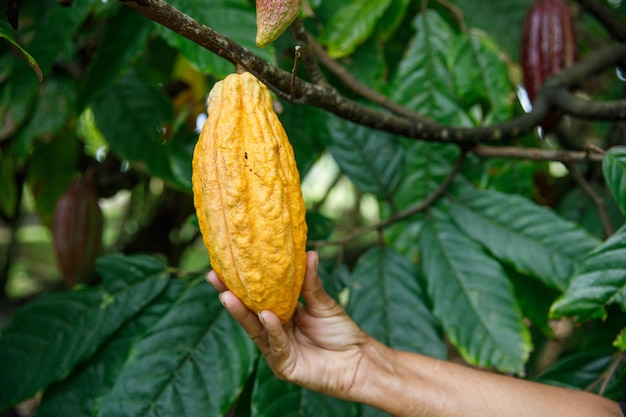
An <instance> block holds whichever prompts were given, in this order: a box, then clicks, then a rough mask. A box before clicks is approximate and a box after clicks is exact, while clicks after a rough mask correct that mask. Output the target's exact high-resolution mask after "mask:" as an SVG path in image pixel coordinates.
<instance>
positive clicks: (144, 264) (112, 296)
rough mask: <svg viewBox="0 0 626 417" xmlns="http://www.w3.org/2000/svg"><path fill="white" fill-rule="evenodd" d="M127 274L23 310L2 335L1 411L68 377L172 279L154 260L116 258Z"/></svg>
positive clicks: (107, 261) (102, 267)
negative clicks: (77, 365) (98, 285)
mask: <svg viewBox="0 0 626 417" xmlns="http://www.w3.org/2000/svg"><path fill="white" fill-rule="evenodd" d="M107 265H115V266H116V267H118V268H119V269H120V270H123V271H124V273H123V274H117V275H116V276H115V277H110V278H109V279H105V280H104V284H103V285H102V286H101V287H96V288H85V289H80V290H77V291H73V292H64V293H56V294H49V295H44V296H41V297H40V298H38V299H37V300H35V301H33V302H31V303H30V304H27V305H26V306H25V307H24V308H22V309H21V310H19V311H18V312H17V313H16V314H15V316H14V318H13V320H12V321H11V322H10V323H9V325H8V326H7V328H6V329H5V330H4V331H3V333H2V337H0V358H1V359H0V360H1V361H2V362H1V364H0V367H1V369H2V370H1V373H2V378H0V409H4V408H6V407H7V406H10V405H13V404H16V403H18V402H19V401H21V400H24V399H26V398H28V397H29V396H32V395H34V394H35V393H36V392H37V391H39V390H41V389H43V388H45V387H46V386H47V385H48V384H50V383H51V382H53V381H56V380H59V379H60V378H62V377H65V376H67V375H68V374H69V373H70V372H71V370H72V369H73V368H74V366H76V364H78V363H79V362H81V361H83V360H85V359H87V358H89V357H90V356H91V355H93V354H94V353H95V352H96V350H97V349H98V348H99V347H100V345H102V343H103V342H104V341H105V340H106V339H107V338H108V337H109V336H111V334H113V333H114V332H115V331H116V330H117V329H118V328H119V327H120V326H122V325H123V324H124V323H125V322H126V321H127V320H128V319H129V318H131V317H132V316H134V315H135V314H137V312H138V311H139V310H141V308H143V307H144V306H145V305H146V304H148V303H149V302H150V301H152V300H153V299H154V298H155V297H156V296H158V295H159V293H160V292H161V291H163V289H164V288H165V285H166V284H167V282H168V277H169V275H168V274H167V272H166V270H165V265H164V264H163V262H161V261H160V260H158V259H157V258H154V257H128V258H126V257H121V256H118V257H112V258H108V259H106V258H105V259H104V260H103V261H101V262H99V263H98V272H99V274H102V273H104V274H105V275H106V266H107Z"/></svg>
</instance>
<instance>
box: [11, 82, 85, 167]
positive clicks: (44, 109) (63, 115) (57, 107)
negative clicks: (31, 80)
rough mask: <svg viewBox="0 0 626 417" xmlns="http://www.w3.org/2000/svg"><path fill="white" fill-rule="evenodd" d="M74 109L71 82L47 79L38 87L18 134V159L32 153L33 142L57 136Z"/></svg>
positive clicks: (74, 98)
mask: <svg viewBox="0 0 626 417" xmlns="http://www.w3.org/2000/svg"><path fill="white" fill-rule="evenodd" d="M75 105H76V81H75V80H74V79H72V78H71V77H69V76H62V75H59V76H56V77H51V78H49V79H46V80H45V81H44V82H43V83H42V84H41V88H40V90H39V96H38V97H37V101H36V102H35V106H34V108H33V112H32V114H31V115H30V117H29V118H28V121H27V122H26V123H25V124H24V127H23V128H22V129H20V130H19V132H18V134H17V138H16V143H15V149H16V152H17V153H18V155H19V157H20V158H26V157H27V156H28V154H29V153H30V152H32V147H33V143H34V141H35V140H36V139H39V138H41V137H48V138H49V137H50V136H52V135H54V134H55V133H58V132H59V131H60V130H61V129H62V128H63V126H64V125H65V124H66V123H67V121H68V119H70V117H71V116H73V115H74V106H75ZM48 178H49V173H48Z"/></svg>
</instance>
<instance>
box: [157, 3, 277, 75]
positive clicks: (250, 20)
mask: <svg viewBox="0 0 626 417" xmlns="http://www.w3.org/2000/svg"><path fill="white" fill-rule="evenodd" d="M168 3H169V4H171V5H172V6H174V7H176V8H177V9H179V10H181V11H182V12H184V13H186V14H187V15H189V16H193V18H194V19H196V20H198V21H199V22H201V23H203V24H205V25H207V26H209V27H211V28H212V29H214V30H215V31H217V32H219V33H220V34H222V35H224V36H226V37H228V38H229V39H232V40H233V41H235V42H237V43H238V44H240V45H242V46H243V47H245V48H246V49H247V50H248V51H250V52H252V53H254V54H256V55H258V56H259V57H260V58H261V59H264V60H266V61H268V62H270V63H275V61H276V60H275V58H274V55H273V52H274V48H273V47H271V46H270V47H267V48H263V49H261V48H259V47H258V46H256V43H255V38H256V13H255V10H254V6H253V4H254V3H252V5H251V3H250V2H248V1H245V0H205V1H202V2H199V1H195V0H173V1H170V2H168ZM157 28H158V30H159V32H160V34H161V36H162V37H163V39H165V41H166V42H167V43H168V44H169V45H171V46H172V47H173V48H176V49H178V50H179V51H180V52H181V53H182V54H183V55H184V56H185V58H187V59H188V60H189V61H190V62H192V63H193V64H194V65H195V66H196V67H197V68H198V69H199V70H200V72H204V73H210V74H212V75H213V76H215V77H216V78H223V77H225V76H226V75H227V74H230V73H233V72H235V67H234V65H233V64H232V63H230V62H229V61H227V60H226V59H224V58H222V57H220V56H219V55H217V54H215V53H213V52H211V51H209V50H208V49H206V48H204V47H202V46H200V45H198V44H196V43H193V42H192V41H190V40H188V39H186V38H183V37H182V36H180V35H178V34H176V33H174V32H172V31H171V30H169V29H167V28H165V27H163V26H160V25H159V26H157Z"/></svg>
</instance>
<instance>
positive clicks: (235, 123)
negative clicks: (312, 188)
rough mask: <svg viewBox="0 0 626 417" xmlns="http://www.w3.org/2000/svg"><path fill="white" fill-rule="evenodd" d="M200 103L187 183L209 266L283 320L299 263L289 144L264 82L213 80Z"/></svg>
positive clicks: (301, 221) (293, 300)
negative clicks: (203, 114)
mask: <svg viewBox="0 0 626 417" xmlns="http://www.w3.org/2000/svg"><path fill="white" fill-rule="evenodd" d="M207 103H208V119H207V120H206V122H205V123H204V126H203V128H202V132H201V133H200V137H199V139H198V142H197V144H196V147H195V149H194V154H193V165H192V168H193V169H192V184H193V195H194V205H195V208H196V214H197V217H198V224H199V227H200V231H201V234H202V238H203V241H204V244H205V246H206V247H207V249H208V253H209V258H210V260H211V266H212V268H213V270H214V271H215V272H216V273H217V275H218V276H219V277H220V279H221V280H222V281H223V282H224V284H225V285H226V286H227V287H228V288H229V289H230V290H231V291H232V292H233V293H234V294H235V295H236V296H237V297H239V299H241V301H242V302H243V303H244V304H245V305H246V306H247V307H248V308H250V309H251V310H253V311H255V312H259V311H261V310H271V311H273V312H274V313H275V314H276V315H277V316H278V317H279V318H280V320H281V321H282V322H286V321H287V320H288V319H289V318H290V317H291V315H292V314H293V311H294V309H295V307H296V304H297V302H298V297H299V294H300V290H301V288H302V281H303V279H304V270H305V266H306V237H307V225H306V221H305V216H306V207H305V204H304V200H303V198H302V191H301V188H300V175H299V173H298V169H297V166H296V161H295V158H294V154H293V149H292V147H291V144H290V143H289V139H288V138H287V134H286V133H285V130H284V129H283V127H282V125H281V123H280V120H279V119H278V116H277V115H276V113H275V112H274V110H273V108H272V98H271V95H270V92H269V90H268V88H267V87H266V86H265V85H263V84H261V83H260V82H259V81H258V80H257V79H256V78H255V77H254V76H253V75H252V74H250V73H248V72H244V73H242V74H231V75H228V76H227V77H226V78H225V79H224V80H222V81H220V82H217V83H216V84H215V85H214V86H213V88H212V89H211V91H210V93H209V97H208V101H207Z"/></svg>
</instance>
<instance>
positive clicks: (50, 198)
mask: <svg viewBox="0 0 626 417" xmlns="http://www.w3.org/2000/svg"><path fill="white" fill-rule="evenodd" d="M78 145H79V143H78V141H77V140H76V138H74V137H72V136H64V135H58V136H56V137H54V139H53V140H52V141H50V142H47V143H46V142H43V141H42V142H39V143H37V144H36V146H35V147H34V149H33V151H32V153H31V156H30V161H29V164H30V166H29V172H28V178H27V181H28V185H29V186H30V189H31V190H32V193H33V197H34V199H35V204H36V208H37V214H38V215H39V217H40V219H41V221H42V223H44V224H50V222H51V220H52V215H53V213H54V209H55V207H56V204H57V202H58V200H59V198H60V197H61V195H62V194H63V193H65V192H66V191H67V189H68V186H69V185H70V183H71V182H72V180H73V179H75V177H76V172H77V170H78V158H79V156H80V153H79V147H78ZM50 155H54V158H51V157H50ZM50 173H54V175H50Z"/></svg>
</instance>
